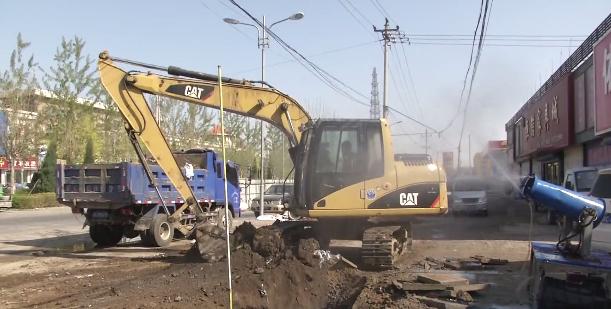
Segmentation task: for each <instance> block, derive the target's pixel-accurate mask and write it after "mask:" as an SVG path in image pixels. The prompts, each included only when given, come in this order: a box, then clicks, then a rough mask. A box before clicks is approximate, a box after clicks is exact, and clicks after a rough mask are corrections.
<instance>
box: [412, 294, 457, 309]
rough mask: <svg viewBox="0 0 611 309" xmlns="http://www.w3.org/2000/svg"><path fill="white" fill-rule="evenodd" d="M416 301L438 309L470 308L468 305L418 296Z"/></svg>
mask: <svg viewBox="0 0 611 309" xmlns="http://www.w3.org/2000/svg"><path fill="white" fill-rule="evenodd" d="M416 299H417V300H419V301H421V302H422V303H424V304H425V305H427V306H430V307H433V308H437V309H466V308H467V307H468V306H467V305H463V304H458V303H453V302H449V301H445V300H441V299H437V298H430V297H426V296H416Z"/></svg>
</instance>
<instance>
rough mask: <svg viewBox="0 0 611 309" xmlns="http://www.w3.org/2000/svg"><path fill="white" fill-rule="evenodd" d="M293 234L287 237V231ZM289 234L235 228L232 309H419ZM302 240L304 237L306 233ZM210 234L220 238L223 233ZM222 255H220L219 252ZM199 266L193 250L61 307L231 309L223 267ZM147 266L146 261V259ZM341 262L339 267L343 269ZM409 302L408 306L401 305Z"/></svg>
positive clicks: (314, 244) (311, 240)
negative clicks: (326, 260)
mask: <svg viewBox="0 0 611 309" xmlns="http://www.w3.org/2000/svg"><path fill="white" fill-rule="evenodd" d="M290 233H292V232H290ZM290 233H289V235H288V237H287V234H286V230H282V229H278V228H277V227H274V226H267V227H262V228H259V229H255V228H254V227H253V226H252V225H250V223H245V224H243V225H241V226H239V227H237V228H236V230H235V232H234V233H233V235H232V236H231V237H232V246H233V250H232V252H231V262H232V265H231V269H232V276H233V277H232V286H233V302H234V306H235V307H236V308H352V307H353V305H356V306H355V307H356V308H376V307H389V308H392V307H393V306H394V305H393V304H392V302H393V301H395V302H396V304H397V305H396V306H394V307H397V308H398V307H402V308H423V307H422V306H420V307H418V306H412V305H413V304H412V305H409V306H408V305H406V304H407V303H410V304H411V303H413V302H415V303H417V304H418V302H417V301H415V300H413V299H410V298H409V297H406V296H405V295H398V294H397V295H395V294H396V293H395V292H393V291H391V290H389V289H388V288H387V287H385V286H384V285H380V286H382V288H381V289H380V288H379V286H378V285H377V283H371V282H368V275H367V274H365V273H362V272H360V271H359V270H357V269H354V268H351V267H347V266H345V264H342V263H338V264H336V265H329V263H321V262H320V260H319V258H318V257H317V256H316V255H315V254H314V253H315V252H316V250H319V248H320V246H319V244H318V241H317V240H316V239H314V238H311V237H305V238H303V237H301V238H300V237H294V236H295V234H290ZM301 236H309V235H308V234H307V233H305V234H302V235H301ZM215 237H220V238H222V235H221V234H218V235H216V236H215ZM218 252H220V250H219V251H218ZM220 257H221V255H220V253H219V254H218V255H215V260H216V261H215V262H202V259H201V257H200V256H199V254H198V248H197V246H195V248H194V249H193V250H191V251H190V254H188V255H185V256H178V257H165V258H162V259H161V260H160V261H159V260H157V262H162V263H164V264H165V266H164V267H161V268H159V269H158V270H157V271H154V272H149V273H146V274H144V275H140V276H135V277H130V276H128V275H126V277H125V279H124V280H118V281H114V282H113V283H112V284H111V285H99V286H95V287H91V288H90V290H88V293H87V294H77V295H72V296H70V297H69V298H65V299H63V300H62V301H60V302H58V303H57V305H58V306H65V307H71V306H75V305H76V304H79V305H81V304H86V305H91V306H93V307H104V308H158V307H161V308H193V307H200V308H219V307H228V302H229V290H228V284H227V280H228V278H227V273H228V271H227V263H226V260H225V259H221V258H220ZM143 263H146V261H143ZM341 265H344V266H341ZM406 302H407V303H406Z"/></svg>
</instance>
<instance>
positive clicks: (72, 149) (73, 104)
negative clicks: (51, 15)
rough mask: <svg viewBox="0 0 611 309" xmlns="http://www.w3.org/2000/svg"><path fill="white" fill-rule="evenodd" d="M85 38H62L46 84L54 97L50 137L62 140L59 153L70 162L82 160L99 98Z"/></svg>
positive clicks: (49, 115)
mask: <svg viewBox="0 0 611 309" xmlns="http://www.w3.org/2000/svg"><path fill="white" fill-rule="evenodd" d="M84 47H85V41H84V40H83V39H81V38H79V37H76V36H75V37H74V38H72V39H66V38H62V42H61V44H60V46H59V47H58V48H57V51H56V52H55V56H54V60H55V64H54V65H53V66H52V67H50V68H49V70H48V71H46V72H45V79H44V85H45V87H46V88H47V89H48V90H50V91H51V93H52V99H51V102H50V104H49V105H48V106H47V108H46V111H45V123H46V124H47V125H48V128H47V132H48V133H49V136H48V139H49V140H58V141H61V143H60V144H58V145H57V146H58V155H59V156H60V157H62V158H65V159H66V161H67V162H68V163H74V162H79V161H81V160H82V154H83V153H84V151H83V150H84V149H83V148H84V147H85V144H86V140H87V137H88V136H90V135H91V134H92V132H93V131H94V130H95V128H96V125H97V123H96V121H95V120H94V119H95V117H94V115H93V107H94V104H95V103H96V101H97V99H99V98H98V97H97V96H96V94H97V92H96V91H95V89H96V83H97V77H96V76H95V74H96V71H95V69H94V67H93V66H92V65H93V60H92V59H91V58H90V57H89V56H88V55H85V53H84Z"/></svg>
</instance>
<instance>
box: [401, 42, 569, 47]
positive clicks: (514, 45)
mask: <svg viewBox="0 0 611 309" xmlns="http://www.w3.org/2000/svg"><path fill="white" fill-rule="evenodd" d="M410 45H437V46H471V44H468V43H445V42H418V41H410ZM484 46H505V47H555V48H559V47H564V48H567V47H570V48H575V47H579V45H551V44H495V43H485V44H484Z"/></svg>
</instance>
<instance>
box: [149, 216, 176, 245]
mask: <svg viewBox="0 0 611 309" xmlns="http://www.w3.org/2000/svg"><path fill="white" fill-rule="evenodd" d="M146 234H147V236H148V235H150V240H152V242H153V244H154V245H156V246H158V247H166V246H168V245H169V244H170V243H171V242H172V239H173V238H174V228H173V227H172V224H170V222H168V215H166V214H156V215H155V217H154V218H153V222H151V226H150V227H149V230H148V231H147V233H146Z"/></svg>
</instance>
